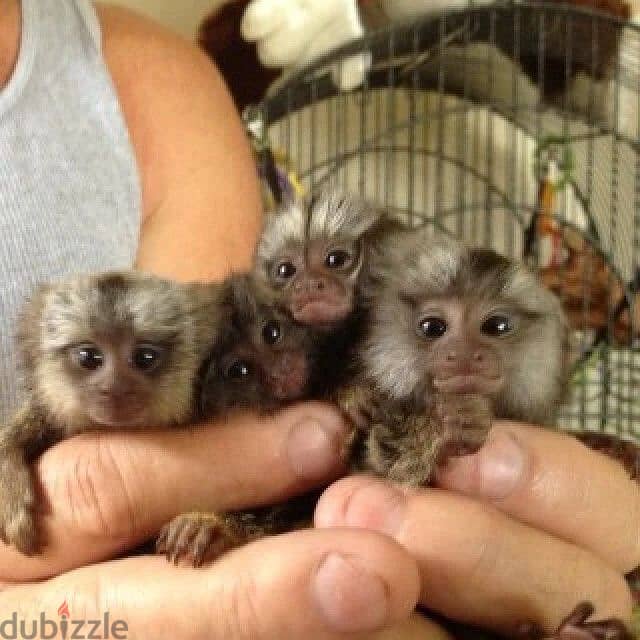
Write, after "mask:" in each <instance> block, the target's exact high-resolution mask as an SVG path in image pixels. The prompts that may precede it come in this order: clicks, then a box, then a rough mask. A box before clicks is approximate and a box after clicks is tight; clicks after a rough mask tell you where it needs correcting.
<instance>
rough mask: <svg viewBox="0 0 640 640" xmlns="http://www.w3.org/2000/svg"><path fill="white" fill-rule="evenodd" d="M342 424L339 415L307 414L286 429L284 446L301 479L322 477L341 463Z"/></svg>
mask: <svg viewBox="0 0 640 640" xmlns="http://www.w3.org/2000/svg"><path fill="white" fill-rule="evenodd" d="M344 435H345V426H344V423H342V422H341V420H340V418H338V417H336V418H335V420H331V417H330V416H328V418H327V420H319V419H317V418H315V417H311V416H307V417H304V418H301V419H300V420H299V421H297V422H296V423H295V424H294V425H293V427H291V430H290V431H289V437H288V439H287V444H286V449H287V457H288V458H289V463H290V465H291V468H292V469H293V472H294V473H295V474H296V476H298V477H299V478H302V479H304V480H322V479H324V478H326V477H327V476H328V475H329V474H330V473H331V472H332V471H336V470H337V469H338V468H339V466H340V464H341V460H340V452H341V450H342V446H343V439H344Z"/></svg>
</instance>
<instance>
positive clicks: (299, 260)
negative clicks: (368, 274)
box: [270, 237, 362, 328]
mask: <svg viewBox="0 0 640 640" xmlns="http://www.w3.org/2000/svg"><path fill="white" fill-rule="evenodd" d="M360 256H361V253H360V246H359V243H358V242H355V241H353V240H352V239H351V238H348V237H342V238H340V237H333V238H319V239H317V240H315V241H310V242H309V243H308V244H307V245H306V246H305V247H304V248H302V247H297V248H295V247H292V249H291V250H290V251H285V252H284V253H283V254H282V255H279V256H277V257H276V259H275V260H274V261H273V263H272V265H271V267H270V268H271V283H272V287H273V289H274V291H277V292H279V293H280V295H281V297H282V301H283V304H284V306H285V307H287V308H288V309H289V310H290V312H291V315H292V316H293V318H294V319H295V320H296V321H297V322H299V323H301V324H305V325H310V326H315V327H319V328H321V327H325V326H326V327H331V326H334V325H336V324H338V323H340V322H341V321H342V320H344V319H345V318H346V317H347V316H348V315H349V313H350V312H351V310H352V309H353V305H354V289H355V285H356V281H357V278H358V274H359V271H360V267H361V264H362V261H361V258H360Z"/></svg>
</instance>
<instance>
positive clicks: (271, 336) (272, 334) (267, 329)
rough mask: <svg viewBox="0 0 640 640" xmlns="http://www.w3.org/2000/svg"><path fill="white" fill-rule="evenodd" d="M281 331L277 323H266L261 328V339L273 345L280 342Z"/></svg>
mask: <svg viewBox="0 0 640 640" xmlns="http://www.w3.org/2000/svg"><path fill="white" fill-rule="evenodd" d="M281 335H282V330H281V329H280V325H279V324H278V323H277V322H267V324H265V325H264V327H263V328H262V339H263V340H264V341H265V342H266V343H267V344H275V343H276V342H278V340H280V336H281Z"/></svg>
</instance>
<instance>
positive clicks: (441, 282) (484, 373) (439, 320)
mask: <svg viewBox="0 0 640 640" xmlns="http://www.w3.org/2000/svg"><path fill="white" fill-rule="evenodd" d="M430 235H431V234H430V232H429V230H428V229H421V230H417V231H414V232H402V233H395V234H391V235H390V236H389V237H388V238H387V240H386V241H385V243H384V246H383V250H382V251H381V252H380V254H379V257H378V259H377V260H376V262H375V264H374V265H372V284H371V286H370V292H369V297H370V317H369V321H368V322H369V324H368V335H367V336H366V338H365V340H364V344H363V347H362V349H361V352H360V353H361V375H362V380H363V384H362V385H359V386H356V387H354V388H352V389H349V390H347V394H346V401H347V404H351V405H353V406H352V407H349V412H350V413H353V410H354V408H355V409H356V410H359V411H360V412H361V413H364V414H368V416H369V419H368V423H369V424H367V425H366V426H365V429H364V430H363V431H362V440H361V445H362V446H361V449H360V450H358V448H357V447H356V451H355V452H354V456H355V459H354V462H355V464H356V467H357V468H361V469H366V470H369V471H373V472H375V473H377V474H380V475H383V476H385V477H389V478H391V479H393V480H395V481H398V482H402V483H406V484H411V485H423V484H425V483H426V482H428V481H429V480H430V478H431V477H432V474H433V472H434V470H435V468H436V466H437V465H438V464H440V463H442V462H444V461H446V459H447V457H448V456H449V455H460V454H464V453H471V452H473V451H476V450H477V449H478V448H480V447H481V446H482V444H483V443H484V440H485V438H486V435H487V433H488V430H489V428H490V425H491V419H492V418H493V417H498V418H511V419H515V420H523V421H527V422H532V423H537V424H548V423H549V422H550V421H551V419H552V417H553V414H554V411H555V409H556V408H557V406H558V404H559V402H560V400H561V399H562V395H563V391H564V389H565V386H566V377H567V335H568V334H567V323H566V321H565V318H564V314H563V311H562V308H561V305H560V302H559V300H558V299H557V298H556V297H555V295H553V294H552V293H551V292H549V291H548V290H547V289H545V288H544V287H543V286H542V284H540V283H539V282H538V281H537V279H536V278H535V276H534V275H533V274H531V273H530V272H529V271H528V270H527V269H526V268H525V267H523V266H522V265H520V264H518V263H516V262H513V261H511V260H508V259H507V258H505V257H503V256H501V255H499V254H497V253H495V252H494V251H491V250H488V249H477V248H469V247H465V246H463V245H461V244H458V243H457V242H455V241H453V240H450V239H448V238H444V237H438V238H436V239H432V238H431V237H430ZM349 394H352V395H353V396H354V397H352V398H349Z"/></svg>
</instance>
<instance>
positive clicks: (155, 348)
mask: <svg viewBox="0 0 640 640" xmlns="http://www.w3.org/2000/svg"><path fill="white" fill-rule="evenodd" d="M219 298H220V291H219V287H217V286H216V285H211V286H209V285H198V284H192V285H179V284H177V283H173V282H170V281H167V280H164V279H161V278H157V277H154V276H150V275H144V274H140V273H136V272H110V273H105V274H99V275H85V276H79V277H76V278H72V279H69V280H66V281H63V282H59V283H56V284H51V285H46V286H43V287H41V288H40V289H38V290H37V291H36V292H35V294H34V296H33V298H32V299H31V300H30V302H29V303H28V304H27V305H26V306H25V309H24V312H23V314H22V317H21V320H20V322H19V329H18V348H19V352H20V354H21V359H22V367H23V374H24V379H25V380H24V382H25V389H26V400H25V402H24V405H23V407H22V409H21V410H20V411H19V412H18V413H17V414H16V415H15V417H14V418H13V419H12V420H11V421H10V422H9V423H8V424H7V425H5V426H4V427H3V428H2V429H1V430H0V468H1V469H2V473H1V474H0V537H1V538H2V539H3V540H4V541H5V542H8V543H11V544H14V545H15V546H16V547H17V548H18V549H19V550H20V551H23V552H25V553H34V552H36V551H37V550H38V548H39V546H40V541H39V539H38V535H37V528H36V524H35V522H34V513H33V511H34V509H35V494H34V487H33V482H32V478H31V472H30V469H29V464H30V463H31V462H32V461H33V460H34V458H35V457H37V456H38V455H39V454H40V453H42V452H43V451H44V450H45V449H46V448H47V447H49V446H51V445H52V444H54V443H55V442H58V441H60V440H63V439H65V438H67V437H70V436H72V435H74V434H77V433H80V432H83V431H87V430H94V429H131V428H133V429H135V428H144V427H150V428H154V427H166V426H172V425H179V424H183V423H185V422H188V421H189V420H190V419H191V418H192V416H193V413H194V406H195V388H196V376H197V373H198V369H199V365H200V363H201V361H202V359H203V358H204V355H205V353H206V351H205V350H206V349H208V348H209V346H210V344H211V343H212V342H213V341H214V339H215V336H216V335H217V332H218V331H219V329H220V327H221V325H222V324H223V323H224V322H226V320H223V315H224V314H223V313H222V306H221V305H220V303H219V302H220V301H219Z"/></svg>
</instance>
